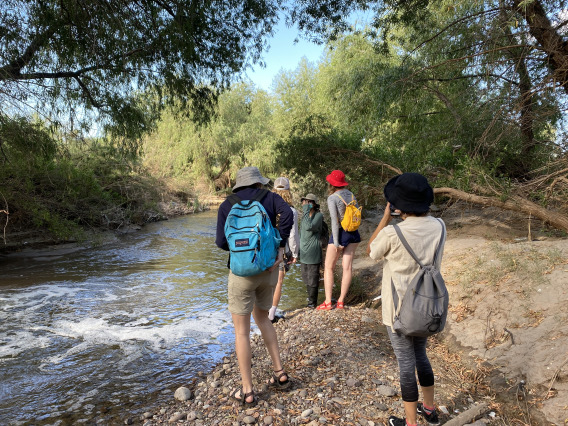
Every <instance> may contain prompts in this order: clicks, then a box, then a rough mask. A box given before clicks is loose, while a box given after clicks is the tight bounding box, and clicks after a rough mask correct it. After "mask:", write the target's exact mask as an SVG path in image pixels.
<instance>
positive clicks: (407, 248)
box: [393, 218, 446, 268]
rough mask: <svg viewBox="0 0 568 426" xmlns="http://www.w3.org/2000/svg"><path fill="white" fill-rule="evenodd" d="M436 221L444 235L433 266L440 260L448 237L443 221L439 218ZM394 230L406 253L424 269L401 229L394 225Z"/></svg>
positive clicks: (439, 243) (441, 237) (439, 242)
mask: <svg viewBox="0 0 568 426" xmlns="http://www.w3.org/2000/svg"><path fill="white" fill-rule="evenodd" d="M436 220H437V221H438V222H440V225H441V226H442V235H441V236H440V241H438V247H437V248H436V253H435V254H434V260H433V261H432V265H435V264H436V260H437V259H438V255H439V254H440V252H441V248H442V241H443V239H444V236H445V235H446V233H445V230H444V225H443V224H442V221H441V220H440V219H438V218H436ZM393 228H394V230H395V231H396V234H397V235H398V238H399V239H400V242H401V243H402V245H403V246H404V248H405V249H406V251H407V252H408V254H410V255H411V256H412V258H413V259H414V260H415V261H416V263H418V264H419V265H420V267H421V268H424V265H423V264H422V262H420V260H419V259H418V257H417V256H416V253H414V250H412V248H411V247H410V245H409V244H408V241H406V238H404V235H402V231H401V230H400V228H399V227H398V225H396V224H393Z"/></svg>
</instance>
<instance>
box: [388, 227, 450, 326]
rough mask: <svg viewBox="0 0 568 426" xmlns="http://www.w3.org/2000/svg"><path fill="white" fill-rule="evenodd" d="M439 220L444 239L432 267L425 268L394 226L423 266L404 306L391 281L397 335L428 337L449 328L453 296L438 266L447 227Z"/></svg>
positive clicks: (401, 236)
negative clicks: (447, 326) (446, 326)
mask: <svg viewBox="0 0 568 426" xmlns="http://www.w3.org/2000/svg"><path fill="white" fill-rule="evenodd" d="M438 221H439V222H440V224H441V225H442V236H441V237H440V242H439V243H438V248H437V249H436V253H435V255H434V260H433V261H432V263H431V264H429V265H423V264H422V263H421V262H420V260H419V259H418V257H417V256H416V254H415V253H414V251H413V250H412V249H411V248H410V245H409V244H408V242H407V241H406V239H405V238H404V235H402V231H401V230H400V228H399V227H398V226H397V225H393V226H394V229H395V231H396V233H397V235H398V237H399V238H400V241H401V243H402V245H403V246H404V248H406V251H408V253H409V254H410V255H411V256H412V258H413V259H414V260H415V261H416V263H418V265H420V270H419V271H418V273H417V274H416V275H415V276H414V278H413V279H412V281H411V282H410V285H409V286H408V288H407V289H406V293H404V296H403V298H402V302H401V304H400V306H398V294H397V293H396V289H395V287H394V283H393V282H392V279H391V286H392V295H393V301H394V306H395V315H394V324H393V327H392V328H393V330H394V331H395V332H396V333H402V334H404V335H405V336H418V337H428V336H431V335H433V334H436V333H439V332H440V331H442V330H443V329H444V326H445V325H446V317H447V316H448V303H449V295H448V290H447V289H446V284H445V283H444V278H442V274H440V271H438V269H436V266H435V265H436V259H438V256H439V255H440V251H441V246H442V241H443V240H444V236H445V228H444V224H443V223H442V221H441V220H440V219H438Z"/></svg>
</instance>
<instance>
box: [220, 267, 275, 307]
mask: <svg viewBox="0 0 568 426" xmlns="http://www.w3.org/2000/svg"><path fill="white" fill-rule="evenodd" d="M277 281H278V268H276V269H274V271H272V272H268V271H265V272H263V273H261V274H258V275H253V276H252V277H239V276H238V275H235V274H233V273H232V272H229V312H230V313H232V314H235V315H250V314H251V313H252V310H253V307H254V305H255V304H256V306H258V307H259V308H260V309H262V310H263V311H268V310H269V309H270V308H271V307H272V294H273V292H274V287H275V286H276V282H277Z"/></svg>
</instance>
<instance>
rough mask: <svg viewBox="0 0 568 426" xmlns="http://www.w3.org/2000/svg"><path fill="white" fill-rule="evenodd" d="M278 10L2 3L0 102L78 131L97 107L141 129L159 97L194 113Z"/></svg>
mask: <svg viewBox="0 0 568 426" xmlns="http://www.w3.org/2000/svg"><path fill="white" fill-rule="evenodd" d="M276 11H277V2H275V1H271V0H246V1H229V2H227V1H218V0H211V1H201V0H164V1H153V0H141V1H136V2H125V1H122V0H109V1H105V2H101V1H98V0H86V1H77V0H57V1H55V0H48V1H39V0H30V1H28V0H5V1H2V2H1V3H0V40H2V43H0V98H1V104H2V105H5V106H6V108H10V109H11V110H12V111H14V110H15V111H18V110H19V111H20V113H28V112H29V110H30V109H31V110H33V111H38V112H39V111H41V112H42V113H43V114H48V115H49V116H50V118H51V119H53V120H54V121H60V122H61V121H63V120H65V123H66V124H68V123H69V124H71V127H73V126H74V127H77V126H80V127H82V128H83V129H84V130H87V129H88V128H89V126H90V125H92V123H91V122H90V120H92V119H93V117H96V116H99V115H100V116H101V118H103V124H104V126H105V128H106V130H107V131H109V132H110V133H112V134H115V135H118V136H131V137H136V136H138V135H140V134H141V133H143V132H144V131H146V130H148V129H149V128H150V127H151V125H152V122H153V120H154V119H155V118H156V117H157V113H158V112H159V110H160V108H161V107H162V106H163V105H166V104H169V105H173V104H174V103H176V104H177V105H180V106H181V107H183V110H184V111H186V112H192V113H194V114H195V118H196V119H197V120H198V121H202V120H203V119H204V118H205V117H206V116H207V115H208V113H209V112H210V111H211V107H212V106H213V104H214V100H215V97H216V94H217V90H218V89H223V88H226V87H227V86H228V84H229V83H230V81H231V80H232V78H233V75H234V74H235V73H238V72H239V71H241V70H242V69H243V68H244V67H245V66H246V65H247V64H248V63H250V62H251V61H256V60H258V59H259V55H260V52H261V49H262V48H263V47H264V41H263V37H264V36H265V35H266V34H268V33H269V32H270V31H271V30H272V27H273V25H274V23H275V17H276ZM142 93H144V99H142V98H141V94H142ZM151 93H152V94H153V96H150V97H148V95H149V94H151ZM141 101H143V102H141ZM8 105H9V107H8ZM186 107H187V108H186ZM4 112H6V111H4Z"/></svg>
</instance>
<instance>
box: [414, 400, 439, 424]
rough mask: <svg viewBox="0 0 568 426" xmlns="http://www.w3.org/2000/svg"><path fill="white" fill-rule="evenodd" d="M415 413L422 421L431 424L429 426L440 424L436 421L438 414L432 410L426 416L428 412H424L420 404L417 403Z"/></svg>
mask: <svg viewBox="0 0 568 426" xmlns="http://www.w3.org/2000/svg"><path fill="white" fill-rule="evenodd" d="M416 411H417V412H418V414H420V415H421V416H422V417H424V420H426V421H427V422H428V423H429V424H431V425H439V424H440V420H439V419H438V413H437V412H436V410H434V411H432V412H431V413H430V414H428V412H427V411H426V409H425V408H424V406H423V405H422V403H421V402H419V403H418V407H416Z"/></svg>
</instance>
